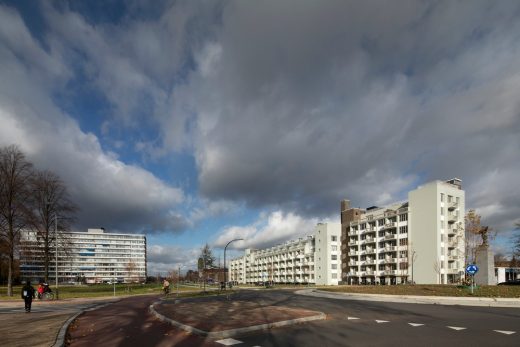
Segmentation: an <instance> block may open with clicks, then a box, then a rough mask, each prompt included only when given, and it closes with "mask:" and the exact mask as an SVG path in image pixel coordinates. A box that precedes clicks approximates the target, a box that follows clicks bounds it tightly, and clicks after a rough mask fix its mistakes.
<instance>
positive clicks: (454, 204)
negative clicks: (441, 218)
mask: <svg viewBox="0 0 520 347" xmlns="http://www.w3.org/2000/svg"><path fill="white" fill-rule="evenodd" d="M456 208H457V202H449V203H448V211H453V210H454V209H456Z"/></svg>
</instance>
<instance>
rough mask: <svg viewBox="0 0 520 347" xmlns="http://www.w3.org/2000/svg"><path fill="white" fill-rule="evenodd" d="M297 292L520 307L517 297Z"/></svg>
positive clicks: (385, 299) (386, 300) (411, 301)
mask: <svg viewBox="0 0 520 347" xmlns="http://www.w3.org/2000/svg"><path fill="white" fill-rule="evenodd" d="M296 293H297V294H300V295H307V296H315V297H323V298H330V299H340V300H362V301H379V302H397V303H409V304H429V305H432V304H435V305H461V306H484V307H516V308H520V299H516V298H483V297H476V298H472V297H451V296H421V295H388V294H358V293H339V292H329V291H324V290H317V289H303V290H299V291H296Z"/></svg>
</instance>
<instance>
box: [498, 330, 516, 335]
mask: <svg viewBox="0 0 520 347" xmlns="http://www.w3.org/2000/svg"><path fill="white" fill-rule="evenodd" d="M493 331H496V332H497V333H501V334H506V335H511V334H514V333H516V331H507V330H493Z"/></svg>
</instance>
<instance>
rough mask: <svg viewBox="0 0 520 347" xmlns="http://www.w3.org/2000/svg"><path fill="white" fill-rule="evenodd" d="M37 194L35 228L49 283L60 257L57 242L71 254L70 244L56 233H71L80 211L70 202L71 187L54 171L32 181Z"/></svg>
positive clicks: (35, 175) (37, 174)
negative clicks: (58, 237) (72, 223)
mask: <svg viewBox="0 0 520 347" xmlns="http://www.w3.org/2000/svg"><path fill="white" fill-rule="evenodd" d="M31 190H32V191H33V194H34V209H33V218H32V223H31V228H32V230H33V231H35V233H36V238H37V241H38V243H39V244H40V245H42V251H43V254H42V257H43V265H44V278H45V282H48V281H49V265H50V264H51V262H52V259H54V258H55V257H56V254H55V250H56V242H58V241H59V242H60V248H61V250H62V251H63V252H65V253H67V246H66V245H67V242H65V241H66V240H64V239H63V238H61V239H60V240H57V239H56V236H57V235H56V231H55V229H56V230H60V231H67V230H70V223H71V222H72V221H74V214H75V212H76V211H77V210H78V207H77V206H76V205H75V204H74V203H73V202H72V201H71V200H70V198H69V194H68V192H67V187H66V186H65V184H64V183H63V181H61V180H60V178H59V177H58V176H57V175H56V174H54V173H52V172H50V171H38V172H36V173H35V174H34V177H33V178H32V180H31Z"/></svg>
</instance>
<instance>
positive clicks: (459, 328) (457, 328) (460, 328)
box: [446, 326, 466, 331]
mask: <svg viewBox="0 0 520 347" xmlns="http://www.w3.org/2000/svg"><path fill="white" fill-rule="evenodd" d="M446 328H450V329H453V330H457V331H459V330H464V329H466V328H463V327H450V326H446Z"/></svg>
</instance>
